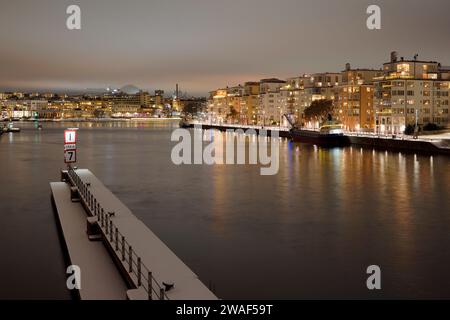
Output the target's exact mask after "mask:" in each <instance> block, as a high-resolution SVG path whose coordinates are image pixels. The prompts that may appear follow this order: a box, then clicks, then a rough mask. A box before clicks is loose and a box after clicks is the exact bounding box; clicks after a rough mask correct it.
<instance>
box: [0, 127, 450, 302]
mask: <svg viewBox="0 0 450 320" xmlns="http://www.w3.org/2000/svg"><path fill="white" fill-rule="evenodd" d="M77 125H79V126H80V127H81V129H80V131H79V142H78V148H79V153H78V160H79V161H78V166H79V167H85V168H89V169H90V170H92V171H93V172H94V173H95V174H96V175H97V176H98V177H99V178H100V179H101V180H102V181H103V182H104V184H105V185H106V186H108V187H109V188H110V189H111V190H112V191H113V192H114V193H115V194H116V195H117V196H118V197H119V198H120V199H121V200H122V201H123V202H124V203H125V204H127V205H128V206H129V207H130V209H131V210H132V211H133V212H134V213H135V214H136V215H137V216H138V217H139V218H140V219H142V220H143V221H144V222H145V223H146V224H147V225H148V226H149V227H150V228H151V229H152V230H153V231H154V232H155V233H156V234H157V235H158V236H159V237H160V238H161V239H162V240H163V241H164V242H165V243H166V244H167V245H168V246H169V247H170V248H171V249H172V250H173V251H174V252H175V253H176V254H177V255H178V256H179V257H180V258H181V259H182V260H183V261H184V262H185V263H186V264H187V265H188V266H190V267H191V268H192V269H193V270H194V271H195V272H196V273H197V274H198V275H199V277H200V279H201V280H202V281H203V282H204V283H205V284H206V285H209V284H212V285H213V287H214V288H215V292H216V294H217V295H218V296H219V297H221V298H225V299H227V298H237V299H241V298H255V299H265V298H280V299H281V298H286V299H304V298H443V297H445V298H450V273H449V272H448V268H449V265H450V249H449V248H450V196H449V194H450V187H449V184H450V158H448V157H444V156H435V157H430V156H424V155H417V156H415V155H414V154H408V155H405V154H400V153H398V152H384V151H382V152H379V151H373V150H368V149H359V148H354V147H353V148H344V149H325V150H324V149H320V148H316V147H314V146H311V145H303V144H297V143H291V142H288V141H287V140H282V142H281V150H280V170H279V173H278V175H276V176H261V175H260V172H259V167H258V166H206V165H196V166H195V165H192V166H175V165H173V164H172V162H171V160H170V152H171V149H172V147H173V146H174V144H175V143H172V142H170V134H171V132H172V129H173V128H175V127H176V126H177V123H176V122H162V121H161V122H153V123H97V124H95V123H81V124H77ZM18 126H20V127H21V128H22V132H21V133H17V134H4V135H3V136H1V137H0V225H1V233H0V235H1V236H0V254H1V263H0V298H31V299H46V298H54V299H67V298H69V294H68V292H67V291H66V289H65V274H64V260H63V255H62V250H61V245H60V242H59V239H58V234H57V228H56V224H55V216H54V213H53V211H52V207H51V203H50V187H49V182H50V181H58V180H59V178H60V176H59V168H61V167H63V166H64V164H63V163H62V149H63V148H62V138H63V134H62V133H63V130H64V128H65V127H67V126H74V124H68V123H66V124H61V123H49V124H47V123H44V130H42V131H38V130H36V129H35V128H34V127H33V124H31V123H29V124H28V123H27V124H25V123H19V124H18ZM371 264H377V265H379V266H380V267H381V269H382V288H383V290H382V291H381V292H369V291H368V290H367V289H366V286H365V280H366V274H365V270H366V268H367V266H369V265H371Z"/></svg>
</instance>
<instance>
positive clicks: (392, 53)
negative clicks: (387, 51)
mask: <svg viewBox="0 0 450 320" xmlns="http://www.w3.org/2000/svg"><path fill="white" fill-rule="evenodd" d="M397 57H398V53H397V51H392V52H391V62H397Z"/></svg>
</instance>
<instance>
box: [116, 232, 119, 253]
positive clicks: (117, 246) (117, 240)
mask: <svg viewBox="0 0 450 320" xmlns="http://www.w3.org/2000/svg"><path fill="white" fill-rule="evenodd" d="M118 250H119V229H118V228H117V227H116V251H118Z"/></svg>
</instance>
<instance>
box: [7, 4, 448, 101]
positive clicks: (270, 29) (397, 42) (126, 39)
mask: <svg viewBox="0 0 450 320" xmlns="http://www.w3.org/2000/svg"><path fill="white" fill-rule="evenodd" d="M70 4H77V5H79V6H80V7H81V10H82V29H81V30H79V31H69V30H67V29H66V27H65V21H66V18H67V14H66V8H67V6H69V5H70ZM370 4H377V5H379V6H380V7H381V9H382V29H381V30H378V31H371V30H368V29H367V28H366V19H367V17H368V15H367V14H366V8H367V7H368V6H369V5H370ZM449 9H450V3H449V2H448V1H447V0H430V1H427V2H424V1H419V0H410V1H407V4H405V2H400V1H385V0H384V1H366V0H363V1H361V0H341V1H326V0H315V1H313V0H303V1H295V0H282V1H277V2H274V1H266V0H247V1H245V2H243V3H239V4H238V3H224V2H217V1H206V0H190V1H181V2H178V1H164V2H162V1H128V2H123V1H112V0H108V1H104V0H96V1H86V0H80V1H69V0H66V1H54V0H43V1H39V3H37V2H31V1H25V0H18V1H14V2H6V3H2V10H1V11H0V28H1V29H2V30H3V32H2V33H1V39H0V40H1V43H2V50H1V51H0V62H1V63H0V66H1V72H0V90H2V91H7V90H22V91H40V92H42V91H54V92H67V93H72V92H83V91H85V90H87V89H97V90H98V89H106V87H108V86H112V87H117V88H120V87H122V86H125V85H128V84H133V85H135V86H137V87H139V88H141V89H143V90H148V91H154V90H155V89H162V90H165V91H166V94H170V93H171V92H173V91H174V89H175V84H176V83H179V84H180V87H181V90H182V91H187V92H188V93H189V94H191V95H197V96H198V95H203V96H204V95H206V94H207V93H208V92H209V91H211V90H213V89H214V88H218V87H225V86H227V85H237V84H239V83H243V82H245V81H258V80H260V79H263V78H272V77H278V78H281V79H285V78H288V77H293V76H298V75H300V74H303V73H314V72H326V71H330V72H335V71H342V70H343V69H344V66H345V63H347V62H349V63H351V64H352V66H353V67H355V68H358V67H360V68H376V69H379V68H381V66H382V64H383V63H384V62H387V61H388V60H389V53H390V52H391V51H394V50H395V51H398V52H399V55H400V56H404V57H405V58H412V57H413V56H414V55H415V54H419V59H424V60H435V61H442V63H443V64H444V65H450V43H449V42H448V41H446V40H447V38H448V30H450V20H449V19H448V18H447V17H446V15H447V12H448V11H449Z"/></svg>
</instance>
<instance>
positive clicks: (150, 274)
mask: <svg viewBox="0 0 450 320" xmlns="http://www.w3.org/2000/svg"><path fill="white" fill-rule="evenodd" d="M152 279H153V275H152V273H151V271H149V273H148V278H147V281H148V292H147V293H148V300H153V298H152V295H153V287H152V286H153V281H152Z"/></svg>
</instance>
